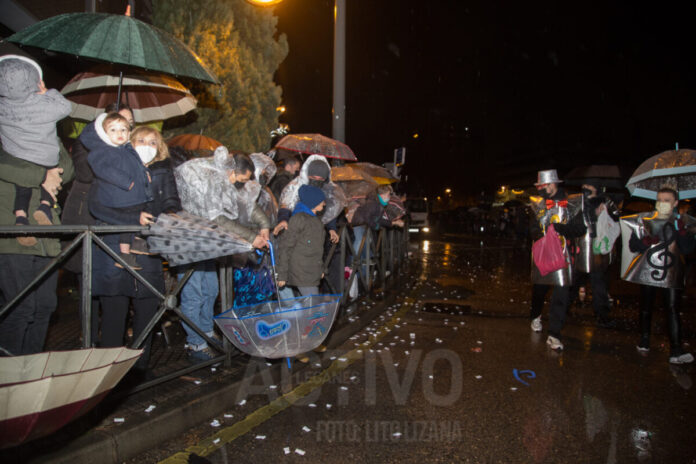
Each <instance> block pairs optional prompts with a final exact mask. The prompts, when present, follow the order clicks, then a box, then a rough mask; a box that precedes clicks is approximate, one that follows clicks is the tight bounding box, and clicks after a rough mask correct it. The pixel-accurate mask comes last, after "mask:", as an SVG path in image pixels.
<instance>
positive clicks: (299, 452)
mask: <svg viewBox="0 0 696 464" xmlns="http://www.w3.org/2000/svg"><path fill="white" fill-rule="evenodd" d="M295 453H297V454H299V455H300V456H304V455H305V451H304V450H301V449H300V448H295Z"/></svg>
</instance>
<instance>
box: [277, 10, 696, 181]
mask: <svg viewBox="0 0 696 464" xmlns="http://www.w3.org/2000/svg"><path fill="white" fill-rule="evenodd" d="M603 3H607V4H608V3H611V5H607V4H597V5H594V6H593V5H590V4H589V3H587V2H583V3H574V4H568V3H567V2H548V3H546V2H531V3H530V2H505V7H503V6H501V5H500V2H485V1H455V0H451V1H450V0H437V1H424V0H420V1H416V0H399V1H397V0H379V1H375V0H349V1H348V19H347V21H348V32H347V44H348V45H347V84H346V94H347V95H346V101H347V110H346V112H347V123H346V142H347V143H348V144H349V145H350V146H351V147H352V148H353V149H354V151H355V152H356V154H357V155H358V157H359V159H360V160H363V161H371V162H376V163H382V162H386V161H390V160H391V158H392V153H393V149H394V148H396V147H398V146H402V145H403V146H406V147H407V166H406V174H408V176H409V183H408V184H409V190H411V191H413V192H415V191H417V190H418V189H420V188H422V189H423V190H424V191H425V193H435V192H436V191H439V190H441V189H444V188H445V187H448V186H449V187H456V188H457V190H458V191H466V192H469V191H476V190H480V189H484V188H485V189H492V188H494V187H497V186H499V185H501V184H503V183H510V184H512V185H518V186H519V185H524V184H527V185H529V184H531V183H532V182H533V181H534V180H535V172H536V171H537V170H538V169H548V168H557V169H558V170H559V173H560V174H561V175H563V174H564V173H565V172H567V171H568V170H569V169H570V168H572V167H574V166H578V165H584V164H593V163H599V164H618V165H620V166H623V167H626V168H627V169H628V171H629V172H630V171H631V170H632V169H633V168H635V167H637V165H638V164H639V163H640V162H641V161H643V160H644V159H646V158H648V157H649V156H652V155H654V154H656V153H659V152H661V151H664V150H667V149H671V148H673V147H674V144H675V142H678V143H679V146H680V147H681V148H694V147H696V140H695V138H696V136H695V134H694V127H695V125H694V122H695V119H696V116H695V115H694V102H695V100H696V91H695V86H696V80H695V79H694V77H696V76H695V75H694V74H695V72H694V58H695V57H696V55H695V54H694V49H695V48H696V47H695V46H694V43H695V42H694V32H693V21H692V15H691V11H690V10H689V9H687V7H685V6H665V5H664V4H662V3H660V4H657V3H652V4H650V5H649V6H638V5H637V4H636V3H637V2H621V3H619V2H603ZM684 4H686V2H684ZM680 5H681V3H680ZM275 13H276V15H277V16H278V17H279V25H278V27H279V29H280V31H281V32H284V33H286V34H287V35H288V41H289V44H290V53H289V55H288V57H287V58H286V60H285V62H284V63H283V64H282V65H281V68H280V70H279V72H278V74H277V76H276V80H277V82H278V83H279V84H280V85H282V86H283V90H284V92H283V94H284V97H283V103H284V104H285V105H286V106H287V107H288V112H287V113H286V115H284V116H283V118H282V121H283V122H286V123H288V124H289V125H290V127H291V131H292V132H320V133H324V134H327V135H330V134H331V98H332V94H331V92H332V47H333V44H332V40H333V36H332V34H333V16H332V14H333V1H332V0H285V1H284V2H283V3H282V4H280V6H278V7H276V9H275ZM414 133H418V134H419V137H418V138H417V139H414V138H413V137H412V135H413V134H414Z"/></svg>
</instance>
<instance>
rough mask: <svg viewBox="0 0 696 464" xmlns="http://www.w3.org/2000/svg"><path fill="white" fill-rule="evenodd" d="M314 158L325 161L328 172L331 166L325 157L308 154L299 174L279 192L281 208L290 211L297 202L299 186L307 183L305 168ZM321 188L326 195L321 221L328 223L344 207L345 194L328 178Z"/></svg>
mask: <svg viewBox="0 0 696 464" xmlns="http://www.w3.org/2000/svg"><path fill="white" fill-rule="evenodd" d="M314 160H321V161H322V162H324V163H326V166H327V167H328V168H329V172H330V170H331V167H330V166H329V163H328V162H327V161H326V158H324V157H323V156H321V155H312V156H309V157H308V158H307V159H306V160H305V162H304V164H303V165H302V168H301V169H300V174H299V175H298V176H297V177H296V178H294V179H293V180H291V181H290V183H289V184H288V185H287V186H286V187H285V189H283V193H281V195H280V207H281V208H287V209H289V210H290V211H292V210H293V209H295V205H296V204H297V200H298V198H299V190H300V187H301V186H303V185H307V184H308V183H309V177H308V176H307V169H308V167H309V165H310V163H311V162H312V161H314ZM321 190H322V191H323V192H324V195H325V196H326V208H325V212H324V215H323V216H322V217H321V222H323V223H324V224H328V223H329V222H331V221H333V220H334V219H336V218H337V217H338V215H339V214H341V211H343V208H345V207H346V205H347V201H346V195H345V193H344V192H343V190H342V189H341V188H340V187H339V186H338V185H336V184H335V183H333V182H331V181H330V180H329V181H328V182H326V184H324V186H323V187H322V188H321Z"/></svg>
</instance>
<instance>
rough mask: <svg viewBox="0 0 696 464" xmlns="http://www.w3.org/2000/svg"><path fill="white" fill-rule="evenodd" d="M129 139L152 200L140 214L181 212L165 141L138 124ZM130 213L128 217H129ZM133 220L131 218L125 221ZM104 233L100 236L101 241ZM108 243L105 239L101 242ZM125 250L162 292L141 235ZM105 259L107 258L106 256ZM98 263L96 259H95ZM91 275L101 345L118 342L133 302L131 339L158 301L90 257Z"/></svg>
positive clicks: (142, 362) (157, 261) (142, 363)
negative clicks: (145, 172) (99, 309)
mask: <svg viewBox="0 0 696 464" xmlns="http://www.w3.org/2000/svg"><path fill="white" fill-rule="evenodd" d="M130 143H131V145H132V146H133V148H134V149H135V151H136V153H137V154H138V157H139V158H140V161H141V162H142V163H143V164H144V165H145V166H146V167H147V169H148V171H149V174H150V178H151V184H150V187H151V191H152V200H151V201H149V202H148V203H146V204H145V206H144V211H143V212H144V213H146V214H147V215H148V216H149V217H151V218H153V220H154V218H156V217H157V216H158V215H160V214H162V213H175V212H177V211H180V210H181V201H180V199H179V195H178V192H177V188H176V182H175V180H174V173H173V171H172V165H171V160H170V158H169V151H168V149H167V145H166V144H165V143H164V140H163V139H162V135H161V134H160V132H159V131H157V130H156V129H153V128H150V127H139V128H137V129H136V130H134V131H133V133H132V134H131V137H130ZM100 213H101V215H104V214H108V215H109V216H110V217H111V218H112V220H113V221H114V223H129V222H127V221H133V220H134V219H135V217H130V218H129V217H125V215H123V214H119V211H118V210H116V209H106V208H102V210H101V211H100ZM131 216H133V215H131ZM130 223H133V224H134V223H135V222H130ZM108 237H109V236H105V237H104V241H105V242H106V241H107V238H108ZM107 243H108V242H107ZM131 252H132V253H134V256H135V259H136V264H137V267H138V268H140V269H141V270H140V271H138V272H139V274H140V275H142V276H143V277H144V278H145V279H146V280H147V281H148V282H149V283H150V284H152V285H153V286H154V287H155V288H156V289H157V290H158V291H160V292H162V293H164V291H165V287H164V273H163V271H162V260H161V258H160V257H159V256H156V255H150V254H149V253H148V252H147V248H146V243H145V241H144V240H143V239H142V238H137V239H135V240H134V241H133V244H132V247H131ZM109 260H110V258H109ZM100 262H101V261H100ZM93 275H94V277H93V280H92V282H93V283H92V285H93V287H94V288H95V290H96V292H95V294H97V295H100V302H101V305H102V309H103V312H102V324H101V327H102V346H105V347H109V346H122V345H123V344H124V335H125V330H126V319H127V315H128V307H129V305H130V303H131V301H132V304H133V320H132V323H133V338H134V339H135V338H137V337H138V336H139V335H140V333H141V332H142V331H143V329H144V328H145V326H146V325H147V323H148V322H149V321H150V319H152V317H153V316H154V315H155V313H156V311H157V308H158V306H159V303H160V301H159V299H158V298H157V297H156V296H155V295H154V294H152V292H150V291H149V290H148V289H147V288H145V287H144V286H143V285H142V284H141V283H140V282H139V281H138V280H136V279H134V278H133V276H132V275H130V274H129V273H128V272H127V271H125V270H123V269H119V268H116V267H114V266H113V260H111V261H110V264H109V263H107V264H103V263H102V265H99V264H98V262H97V259H96V257H95V263H94V274H93ZM151 341H152V335H151V334H150V335H149V336H148V337H147V338H146V339H145V343H144V344H143V346H142V347H143V348H144V350H145V351H144V352H143V355H142V356H141V357H140V359H139V360H138V362H137V363H136V365H135V367H134V369H133V371H132V374H131V378H132V380H133V381H136V382H137V381H140V380H144V379H146V378H148V377H149V373H148V371H147V365H148V361H149V352H150V345H151Z"/></svg>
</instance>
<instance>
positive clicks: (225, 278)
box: [218, 258, 234, 367]
mask: <svg viewBox="0 0 696 464" xmlns="http://www.w3.org/2000/svg"><path fill="white" fill-rule="evenodd" d="M228 264H229V260H228V259H227V258H223V259H221V260H220V269H219V270H218V276H219V277H218V279H219V281H220V284H219V287H220V307H221V308H220V309H221V312H225V311H227V310H228V309H229V308H231V307H232V306H233V305H234V294H233V292H234V270H232V272H231V273H230V270H231V269H230V267H229V266H228ZM230 274H232V275H231V278H230ZM222 348H223V349H224V351H225V354H226V357H225V363H224V365H225V367H230V366H231V365H232V356H231V354H232V344H231V343H230V341H229V340H228V339H227V337H222Z"/></svg>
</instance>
